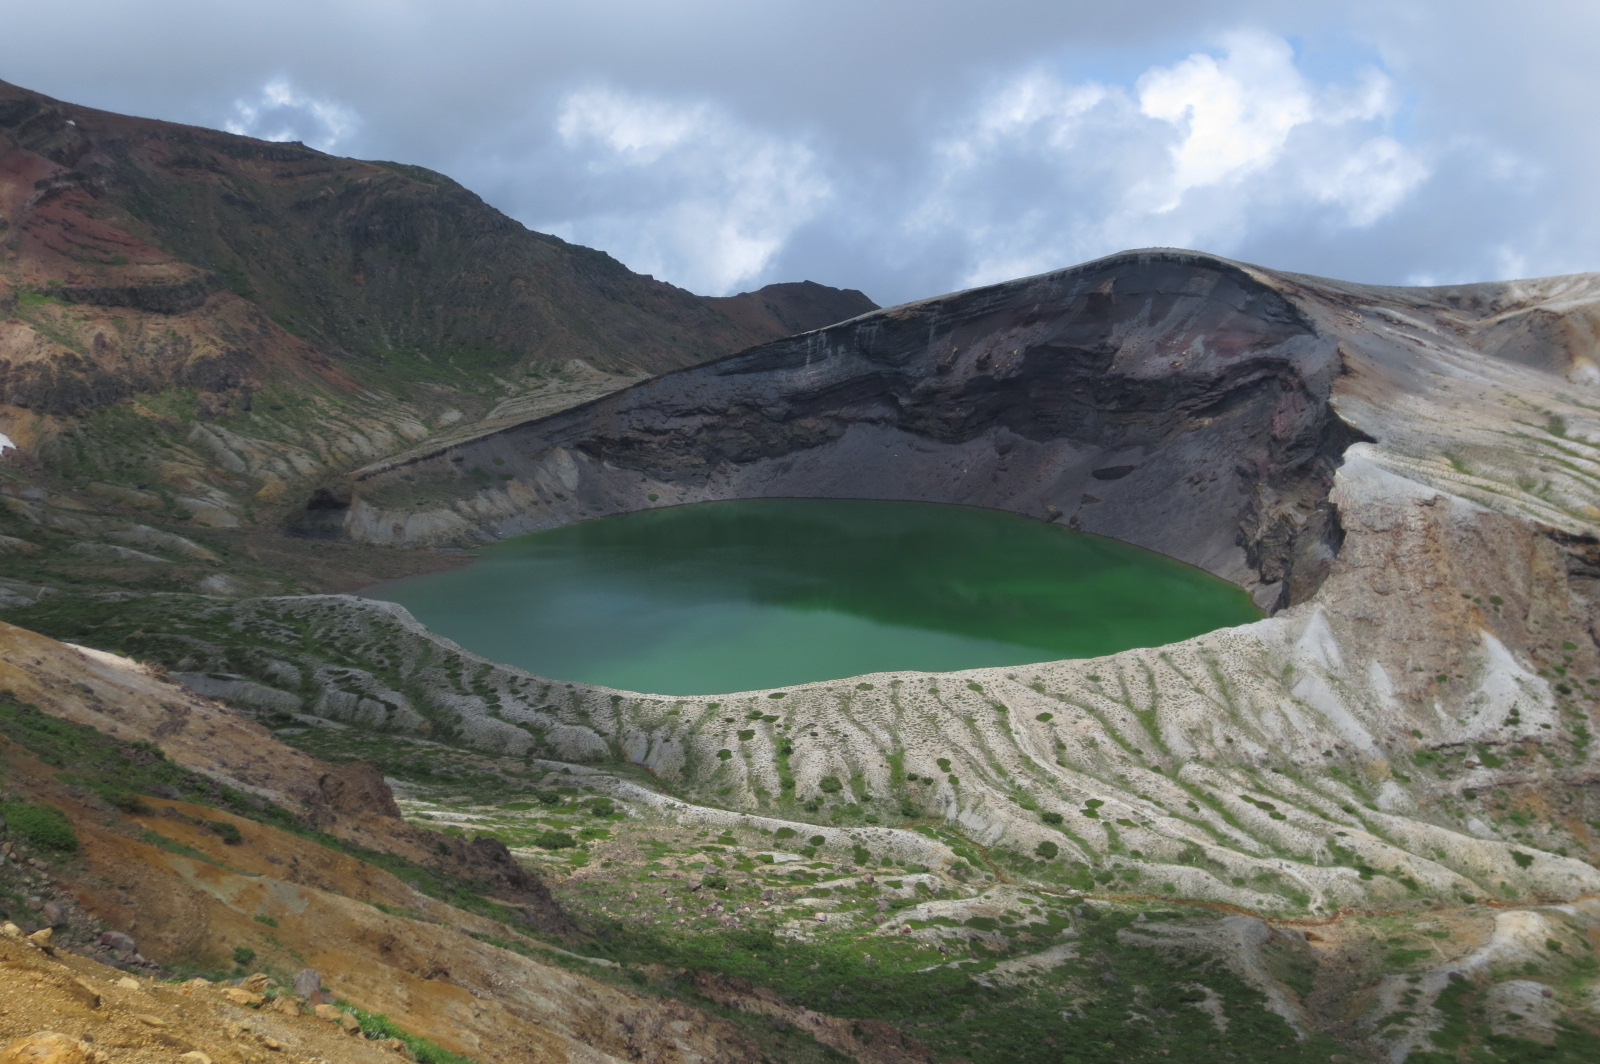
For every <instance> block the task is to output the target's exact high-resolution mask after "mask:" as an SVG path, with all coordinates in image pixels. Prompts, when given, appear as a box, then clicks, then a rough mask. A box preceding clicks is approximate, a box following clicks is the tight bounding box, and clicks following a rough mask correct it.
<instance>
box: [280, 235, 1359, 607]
mask: <svg viewBox="0 0 1600 1064" xmlns="http://www.w3.org/2000/svg"><path fill="white" fill-rule="evenodd" d="M1340 367H1341V357H1340V353H1339V347H1338V343H1337V339H1336V338H1335V337H1334V336H1332V335H1330V334H1328V333H1327V332H1325V331H1324V330H1322V329H1321V328H1319V326H1318V324H1317V323H1316V322H1315V321H1314V320H1313V318H1312V317H1311V316H1310V315H1309V314H1308V313H1307V312H1306V310H1305V309H1304V308H1303V307H1302V306H1301V305H1300V304H1298V303H1297V302H1296V301H1294V300H1292V299H1290V298H1288V297H1286V296H1285V294H1284V293H1282V292H1280V291H1279V290H1278V288H1277V287H1275V286H1274V285H1273V284H1272V283H1270V281H1269V280H1268V279H1265V278H1263V277H1262V276H1260V275H1259V274H1258V273H1257V272H1256V271H1252V270H1250V269H1248V268H1245V267H1241V266H1238V265H1236V264H1233V263H1227V262H1224V261H1222V260H1218V259H1213V258H1209V257H1206V256H1198V255H1193V254H1188V253H1179V252H1143V253H1137V254H1130V255H1126V256H1119V257H1116V258H1113V259H1108V260H1103V261H1101V262H1097V263H1091V264H1089V265H1088V266H1084V267H1080V268H1077V269H1075V270H1068V271H1063V272H1061V273H1056V274H1049V275H1045V276H1043V277H1038V278H1032V279H1029V280H1025V281H1018V282H1012V283H1010V284H1004V285H997V286H994V287H992V288H987V289H981V290H977V291H973V292H966V293H959V294H956V295H953V296H946V297H942V298H940V299H936V300H929V301H926V302H922V303H916V304H910V305H907V306H903V307H896V308H891V309H889V310H885V311H880V312H878V313H875V314H869V315H866V316H863V317H860V318H857V319H855V320H853V321H851V322H848V323H845V324H841V325H838V326H834V327H832V328H829V329H825V330H821V331H818V332H814V333H810V334H807V335H804V336H801V337H795V338H792V339H788V340H783V341H778V342H776V343H773V344H768V345H766V346H764V347H759V348H755V349H753V350H751V351H747V352H745V353H743V354H739V355H735V356H732V357H730V358H726V359H723V360H721V361H719V362H716V363H713V364H710V365H707V366H704V367H699V368H696V369H693V370H688V371H684V372H680V373H675V374H669V375H668V376H666V377H663V378H660V379H658V380H655V381H651V382H648V383H646V384H643V385H639V386H637V387H634V388H632V389H629V390H627V391H624V392H621V393H619V394H617V395H615V396H612V397H610V398H607V399H603V400H601V401H599V402H597V403H594V404H590V405H588V406H586V407H582V408H578V409H575V410H572V411H569V412H566V413H563V414H558V415H556V416H554V417H551V418H547V419H544V420H542V421H538V422H534V423H531V424H527V425H523V426H517V427H514V428H510V429H506V430H503V431H500V432H498V433H495V434H493V435H491V436H486V437H483V438H481V439H478V440H476V441H472V442H470V443H464V444H458V445H456V446H453V447H450V448H448V449H447V450H441V451H439V452H438V453H435V454H431V455H423V456H421V457H418V458H416V459H414V460H412V461H408V462H407V463H406V464H405V465H404V467H403V468H401V467H397V466H394V465H388V464H380V465H377V466H372V467H368V468H367V469H364V470H362V471H360V472H358V473H356V474H355V475H354V476H353V477H352V478H350V481H349V482H348V483H347V484H345V485H342V486H339V487H330V488H329V489H327V490H325V491H324V492H322V493H321V494H319V495H318V497H317V498H316V499H315V500H314V501H313V503H312V506H311V507H310V509H314V510H316V511H318V512H317V514H316V516H315V518H313V519H312V520H310V521H308V522H307V524H312V525H315V526H316V527H318V528H321V529H323V530H325V531H326V530H333V529H335V528H336V529H337V531H339V532H342V534H344V535H348V536H350V537H352V538H355V539H359V540H365V541H368V542H377V543H389V544H403V545H417V544H421V543H429V542H434V543H437V542H463V541H470V540H471V539H473V538H474V537H478V538H482V537H485V536H492V535H505V534H509V533H512V532H516V531H523V530H527V529H532V528H539V527H547V526H550V525H554V524H560V523H564V522H567V521H572V520H577V519H581V518H583V517H586V516H591V515H593V514H596V513H609V512H616V511H622V510H631V509H637V508H642V507H645V506H649V505H652V504H653V503H654V504H659V505H667V504H670V503H679V502H687V501H697V500H702V499H715V498H730V497H740V496H785V495H787V496H842V497H869V498H890V499H922V500H933V501H940V502H954V503H963V504H966V505H974V506H988V507H995V508H1000V509H1006V510H1012V511H1015V512H1019V513H1023V514H1028V515H1031V516H1035V517H1040V518H1043V519H1047V520H1056V521H1060V522H1063V523H1065V524H1069V525H1071V526H1073V527H1075V528H1083V529H1086V530H1088V531H1093V532H1098V533H1101V534H1104V535H1108V536H1113V537H1115V538H1118V539H1123V540H1126V541H1129V542H1133V543H1138V544H1140V545H1142V546H1146V547H1150V548H1152V549H1155V550H1159V551H1162V552H1164V553H1167V554H1170V555H1173V556H1175V557H1178V558H1182V559H1184V560H1186V561H1189V562H1192V563H1194V564H1197V565H1201V566H1204V567H1205V568H1207V569H1210V570H1211V571H1213V572H1216V573H1219V574H1221V575H1223V576H1225V577H1227V578H1229V579H1231V580H1234V581H1235V582H1237V583H1240V584H1242V585H1245V586H1247V587H1249V588H1250V589H1251V590H1252V591H1254V592H1255V593H1256V595H1257V598H1258V601H1260V602H1261V603H1262V604H1263V605H1269V606H1277V605H1284V604H1287V603H1290V602H1294V601H1300V600H1302V599H1304V598H1305V597H1306V596H1307V595H1308V594H1309V593H1310V592H1311V591H1312V590H1314V589H1315V587H1316V585H1317V584H1318V582H1319V581H1320V578H1321V574H1322V573H1323V572H1325V570H1326V564H1327V561H1328V559H1329V558H1330V557H1331V554H1332V551H1333V549H1334V548H1335V547H1336V545H1337V539H1338V528H1337V521H1336V520H1335V518H1334V516H1333V514H1332V511H1331V510H1330V508H1329V507H1328V506H1327V504H1326V496H1327V491H1328V487H1329V485H1330V483H1331V475H1332V471H1333V469H1334V468H1335V466H1336V465H1337V463H1338V458H1339V455H1340V453H1341V452H1342V451H1343V449H1344V447H1345V445H1346V444H1347V443H1348V442H1349V441H1350V440H1352V439H1356V438H1360V433H1359V432H1356V431H1354V430H1352V429H1351V428H1350V427H1349V426H1348V425H1346V424H1345V423H1344V422H1343V421H1341V420H1340V419H1339V418H1338V417H1337V416H1336V415H1335V413H1334V412H1333V409H1332V407H1331V406H1330V402H1329V399H1330V395H1331V389H1332V383H1333V380H1334V378H1335V376H1336V375H1337V374H1338V373H1339V372H1340ZM490 462H492V463H493V466H494V468H495V469H496V470H497V471H504V472H507V473H509V474H510V475H511V476H512V478H513V479H512V481H511V482H510V483H506V484H503V485H497V486H495V487H493V488H486V489H483V490H474V489H473V488H472V487H471V486H470V485H471V484H472V480H471V478H472V476H473V470H475V469H478V468H481V467H485V463H490ZM402 480H403V481H404V483H405V486H406V490H407V492H408V493H409V494H410V497H411V498H413V499H414V498H415V497H416V494H417V492H418V489H419V485H422V486H423V488H424V491H426V490H429V489H431V490H432V492H433V495H434V496H435V497H438V498H440V499H441V500H448V498H449V496H450V495H451V494H454V495H455V496H456V498H455V499H454V500H449V502H448V503H447V505H446V506H441V507H439V509H438V511H435V512H432V513H430V512H429V511H426V510H422V511H421V512H418V510H419V509H420V508H417V507H412V508H411V512H403V511H402V510H401V509H400V507H399V506H397V505H396V502H395V501H393V500H396V497H397V495H398V494H399V493H398V492H397V491H395V490H392V489H393V488H395V487H396V486H397V485H398V484H399V483H400V482H401V481H402ZM352 492H353V495H354V499H353V501H351V502H350V503H349V504H348V505H347V506H346V507H345V509H344V512H343V513H341V514H338V515H337V524H335V522H334V521H333V520H330V518H333V517H334V513H333V511H334V510H335V509H336V508H337V506H338V504H339V503H340V502H342V501H343V499H342V496H343V495H344V494H350V493H352ZM430 518H431V520H430ZM419 529H420V530H422V531H420V532H419Z"/></svg>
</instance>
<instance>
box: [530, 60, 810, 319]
mask: <svg viewBox="0 0 1600 1064" xmlns="http://www.w3.org/2000/svg"><path fill="white" fill-rule="evenodd" d="M556 130H557V132H558V134H559V135H560V147H561V149H562V152H563V156H564V162H565V163H567V164H569V165H570V164H571V163H579V164H581V166H582V167H583V169H584V171H585V174H586V178H587V181H586V186H587V187H586V189H585V193H586V195H585V197H584V198H585V203H584V204H582V205H579V206H578V208H577V209H575V210H573V211H571V212H570V213H568V214H567V216H566V217H564V218H562V219H560V220H559V221H556V222H554V223H546V225H547V226H548V227H549V228H550V229H551V230H552V231H555V232H557V233H559V234H561V235H562V236H565V237H568V238H569V239H572V240H576V241H578V242H580V243H585V244H591V245H594V246H596V247H603V248H605V249H606V250H608V251H610V252H612V253H613V254H615V255H616V256H617V257H618V258H620V259H622V261H624V262H626V263H627V264H628V265H629V266H630V267H632V268H633V269H636V270H641V271H643V272H646V273H651V274H655V275H657V276H662V277H667V278H669V279H671V280H672V281H673V282H674V283H676V284H681V285H684V286H685V287H688V288H690V289H692V290H694V291H697V292H701V293H705V294H712V295H720V294H724V293H728V292H732V291H734V290H736V289H737V288H738V287H739V286H741V285H747V284H749V283H751V282H752V281H754V280H755V279H756V278H757V277H759V276H760V274H761V273H762V271H763V270H764V269H766V267H767V266H768V264H769V263H770V262H771V261H772V259H773V256H774V255H776V254H777V253H778V251H779V250H780V249H781V248H782V247H783V245H784V243H785V241H787V240H788V239H789V237H790V235H791V234H792V233H793V232H794V231H795V230H796V229H797V228H798V227H800V226H802V225H804V224H805V223H806V222H808V221H810V220H811V219H812V218H814V217H815V216H816V215H817V213H818V212H819V210H820V209H821V208H822V207H823V205H824V204H825V203H826V201H827V200H828V199H829V197H830V196H831V194H832V186H831V184H830V182H829V180H828V179H827V177H826V176H824V174H823V172H822V168H821V166H820V164H819V163H818V160H817V157H816V155H815V153H814V152H813V151H812V150H811V148H809V147H808V146H807V145H806V144H805V143H803V142H802V141H799V140H794V139H786V138H784V137H781V136H778V135H776V134H772V133H767V132H763V131H761V130H758V129H755V128H752V127H750V126H748V125H746V124H744V123H742V122H740V121H739V120H738V119H737V118H735V117H734V116H733V115H731V114H730V113H729V112H727V111H726V110H723V109H722V108H719V107H715V106H713V105H710V104H706V103H677V102H672V101H665V100H659V99H652V98H650V97H647V96H641V95H636V94H631V93H625V92H621V91H618V90H615V89H611V88H589V89H583V90H579V91H575V92H571V93H568V94H567V95H566V96H565V97H564V99H563V100H562V103H561V106H560V108H559V111H558V115H557V119H556ZM591 203H592V204H594V205H595V206H594V207H593V208H592V209H586V208H588V207H589V204H591ZM536 227H537V226H536Z"/></svg>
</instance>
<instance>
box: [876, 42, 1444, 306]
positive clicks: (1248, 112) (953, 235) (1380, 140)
mask: <svg viewBox="0 0 1600 1064" xmlns="http://www.w3.org/2000/svg"><path fill="white" fill-rule="evenodd" d="M1397 97H1398V94H1397V93H1396V92H1395V91H1394V86H1393V84H1392V82H1391V80H1390V79H1389V78H1388V77H1387V76H1386V75H1385V74H1383V73H1381V72H1379V71H1377V70H1370V69H1369V70H1364V71H1361V72H1359V73H1358V74H1357V75H1356V76H1355V78H1354V79H1353V80H1352V81H1351V83H1349V84H1330V85H1318V84H1316V83H1314V82H1313V81H1312V80H1311V79H1309V78H1308V77H1306V76H1305V74H1303V73H1302V72H1301V71H1300V69H1299V68H1298V67H1297V65H1296V62H1295V55H1294V52H1293V49H1291V48H1290V46H1289V44H1288V43H1287V42H1286V41H1285V40H1283V39H1282V38H1281V37H1276V36H1272V35H1269V34H1264V33H1237V34H1233V35H1231V36H1229V37H1227V38H1225V39H1224V40H1223V41H1222V44H1221V47H1220V48H1219V49H1218V50H1217V51H1216V53H1215V54H1213V53H1211V52H1197V53H1195V54H1192V55H1190V56H1188V57H1186V58H1184V59H1182V60H1180V61H1178V62H1177V63H1174V64H1171V65H1166V66H1156V67H1151V68H1150V69H1148V70H1146V71H1144V72H1143V73H1142V74H1141V75H1140V76H1139V77H1137V78H1136V79H1133V81H1132V83H1131V84H1128V85H1114V84H1103V83H1098V82H1083V83H1077V84H1073V83H1068V82H1066V81H1063V80H1062V79H1060V78H1059V77H1057V76H1056V75H1055V74H1054V73H1052V72H1050V71H1048V70H1046V69H1042V68H1041V69H1034V70H1032V71H1029V72H1026V73H1024V74H1021V75H1019V76H1017V77H1016V78H1015V79H1013V80H1012V81H1011V82H1010V83H1009V84H1006V85H1004V86H1003V87H1001V88H1000V89H999V90H998V91H996V92H994V93H992V94H991V95H990V96H989V97H988V98H987V99H986V100H984V101H982V102H981V103H980V104H979V105H978V106H976V107H975V108H974V109H973V110H972V111H971V112H970V116H969V118H968V119H967V120H966V121H965V122H964V123H962V124H961V126H960V127H958V128H957V129H956V130H955V131H954V132H953V133H952V134H951V135H950V136H948V137H946V138H945V140H943V141H942V142H941V143H940V144H939V145H938V146H937V148H936V152H935V154H936V156H937V159H938V161H939V166H938V167H937V170H938V176H937V178H936V179H935V181H934V182H933V184H932V185H931V186H930V188H929V189H928V191H927V193H926V195H925V196H924V197H923V199H922V201H921V202H920V203H919V204H918V205H917V207H916V209H915V210H914V211H913V212H911V213H910V214H909V215H908V216H907V224H906V229H907V232H908V233H909V234H912V235H914V236H917V237H920V238H922V239H925V240H927V239H945V240H955V241H956V242H958V243H962V244H965V246H966V247H967V249H968V251H967V255H966V275H965V277H964V278H963V281H964V283H966V284H984V283H988V282H991V281H997V280H1002V279H1004V278H1007V277H1013V276H1018V275H1020V274H1023V273H1030V272H1039V271H1042V270H1047V269H1053V268H1057V267H1060V266H1065V265H1069V264H1071V263H1073V262H1078V261H1082V260H1084V259H1088V258H1093V257H1096V256H1099V255H1104V254H1109V253H1111V252H1114V251H1118V250H1122V249H1124V248H1130V247H1143V246H1152V245H1169V246H1178V247H1198V248H1204V249H1206V250H1211V251H1217V252H1221V253H1223V254H1227V253H1229V252H1230V250H1231V249H1233V248H1236V247H1238V246H1240V245H1241V244H1242V243H1243V242H1244V241H1245V240H1246V239H1247V238H1249V237H1251V236H1253V235H1256V234H1258V233H1260V232H1261V231H1263V230H1265V229H1270V228H1271V227H1273V226H1275V225H1279V224H1287V223H1288V222H1290V221H1299V220H1303V219H1304V218H1305V217H1307V216H1317V217H1318V218H1319V220H1320V222H1321V224H1322V225H1323V226H1324V227H1331V228H1332V229H1335V230H1339V229H1344V230H1350V229H1360V228H1365V227H1369V226H1372V225H1373V224H1374V223H1376V222H1378V221H1379V220H1381V219H1383V218H1385V217H1387V216H1388V215H1390V214H1391V213H1392V212H1394V211H1395V210H1396V209H1397V208H1398V207H1399V206H1400V205H1401V204H1402V203H1403V202H1404V201H1405V200H1406V199H1407V197H1408V196H1409V195H1410V194H1411V193H1412V192H1413V191H1414V190H1416V189H1417V187H1418V186H1419V185H1421V184H1422V182H1423V181H1425V180H1426V179H1427V177H1428V176H1429V174H1430V172H1431V171H1430V166H1429V164H1428V162H1427V161H1426V160H1425V159H1424V157H1423V156H1422V154H1421V153H1419V152H1418V151H1416V150H1414V149H1412V148H1410V147H1408V146H1406V145H1405V144H1403V143H1402V142H1401V141H1400V140H1399V139H1397V138H1396V137H1395V136H1394V135H1393V133H1392V132H1391V130H1390V126H1391V125H1392V122H1393V119H1394V118H1395V116H1396V114H1397V112H1398V108H1399V105H1398V100H1397Z"/></svg>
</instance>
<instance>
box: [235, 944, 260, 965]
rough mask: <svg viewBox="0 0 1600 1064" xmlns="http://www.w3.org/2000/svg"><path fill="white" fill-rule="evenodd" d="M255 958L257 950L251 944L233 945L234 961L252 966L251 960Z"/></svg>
mask: <svg viewBox="0 0 1600 1064" xmlns="http://www.w3.org/2000/svg"><path fill="white" fill-rule="evenodd" d="M255 959H256V951H255V950H253V949H251V948H250V947H249V946H235V947H233V963H234V964H237V965H238V966H239V967H241V968H247V967H249V966H250V962H251V961H253V960H255Z"/></svg>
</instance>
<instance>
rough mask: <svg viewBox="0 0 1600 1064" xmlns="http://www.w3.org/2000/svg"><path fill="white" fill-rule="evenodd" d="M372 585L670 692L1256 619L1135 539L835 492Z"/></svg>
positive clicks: (717, 511)
mask: <svg viewBox="0 0 1600 1064" xmlns="http://www.w3.org/2000/svg"><path fill="white" fill-rule="evenodd" d="M364 594H365V595H366V596H367V597H369V598H377V599H387V600H389V601H391V602H398V603H400V604H401V605H403V606H405V607H406V608H407V609H409V610H410V611H411V612H412V613H413V614H414V615H416V617H417V619H418V620H420V621H422V623H424V624H426V625H427V626H428V627H429V628H431V629H432V630H433V631H435V632H437V633H439V634H440V635H443V636H445V637H446V638H449V639H452V640H454V641H455V642H457V643H459V644H461V645H462V646H464V647H466V648H467V649H469V650H471V651H473V652H474V653H476V654H481V655H482V656H484V657H486V658H492V659H493V660H495V661H501V662H505V663H507V664H511V665H515V666H518V667H520V668H523V669H527V670H528V671H530V672H535V673H538V674H540V675H542V676H548V677H552V678H556V679H562V680H581V681H584V682H587V683H594V684H602V685H604V686H607V687H618V688H623V689H626V690H633V691H649V692H654V693H658V694H671V695H700V694H723V693H728V692H733V691H747V690H753V689H758V688H766V687H783V686H786V685H790V684H798V683H805V682H808V681H812V680H830V679H838V678H841V677H847V676H856V675H860V674H861V673H867V672H884V671H888V670H894V669H916V670H923V671H930V672H943V671H948V670H952V669H966V668H976V667H983V666H998V665H1022V664H1027V663H1030V662H1039V661H1053V660H1055V659H1057V658H1085V657H1096V656H1099V655H1101V654H1111V653H1115V652H1116V651H1119V650H1126V649H1128V648H1130V647H1144V646H1159V645H1161V644H1163V643H1171V642H1175V641H1177V640H1180V639H1187V638H1189V637H1190V636H1194V635H1199V634H1200V633H1201V632H1207V631H1211V630H1212V629H1215V628H1225V627H1229V626H1231V625H1236V624H1245V623H1247V622H1250V621H1254V620H1257V619H1259V618H1260V616H1261V612H1260V611H1259V610H1257V609H1256V607H1255V606H1254V605H1253V604H1252V603H1251V601H1250V599H1249V597H1248V596H1247V595H1245V593H1244V592H1243V591H1241V590H1240V589H1238V588H1236V587H1234V586H1233V585H1231V584H1228V583H1226V582H1224V581H1222V580H1219V579H1217V578H1216V577H1214V576H1211V575H1210V574H1208V573H1205V572H1203V571H1201V570H1199V569H1196V568H1194V567H1193V566H1190V565H1185V564H1183V563H1182V562H1178V561H1174V560H1173V559H1171V558H1167V557H1164V556H1162V555H1159V554H1153V553H1151V552H1149V551H1146V550H1141V549H1140V548H1138V547H1131V546H1129V545H1127V544H1125V543H1118V542H1116V541H1114V540H1109V539H1103V538H1101V537H1099V536H1091V535H1087V534H1085V533H1082V532H1073V531H1070V530H1068V529H1064V528H1061V527H1059V526H1056V525H1049V524H1045V523H1043V522H1040V521H1033V520H1029V519H1027V518H1024V517H1019V516H1016V515H1015V514H1007V513H1001V512H998V511H994V510H978V509H972V508H969V507H962V506H939V505H932V504H926V503H907V502H871V501H858V500H839V499H754V500H744V501H737V502H713V503H702V504H699V505H695V506H680V507H672V508H669V509H660V510H647V511H644V512H641V513H634V514H625V515H622V516H618V517H607V518H602V519H600V520H596V521H587V522H584V523H582V524H577V525H569V526H567V527H565V528H557V529H551V530H549V531H546V532H535V533H531V534H529V535H525V536H518V537H516V538H514V539H508V540H506V541H504V542H501V543H497V544H495V545H493V546H490V547H486V548H484V549H483V550H481V551H478V552H477V560H476V561H474V562H473V563H472V564H470V565H467V566H464V567H462V568H459V569H455V570H451V571H449V572H441V573H429V574H427V575H424V576H417V577H411V578H409V579H406V580H399V581H394V582H391V583H388V584H381V585H379V586H377V587H374V588H369V589H368V590H367V591H365V592H364Z"/></svg>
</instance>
